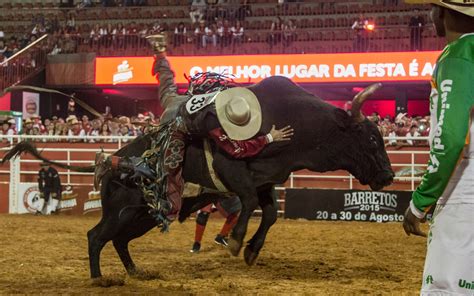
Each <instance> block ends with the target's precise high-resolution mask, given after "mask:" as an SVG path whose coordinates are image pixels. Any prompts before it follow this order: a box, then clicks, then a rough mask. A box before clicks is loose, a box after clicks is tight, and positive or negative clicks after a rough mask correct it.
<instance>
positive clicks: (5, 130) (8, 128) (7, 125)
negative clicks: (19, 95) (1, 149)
mask: <svg viewBox="0 0 474 296" xmlns="http://www.w3.org/2000/svg"><path fill="white" fill-rule="evenodd" d="M0 134H1V135H6V136H13V135H15V134H16V132H15V119H13V118H10V119H8V120H6V121H4V122H3V124H2V129H1V130H0Z"/></svg>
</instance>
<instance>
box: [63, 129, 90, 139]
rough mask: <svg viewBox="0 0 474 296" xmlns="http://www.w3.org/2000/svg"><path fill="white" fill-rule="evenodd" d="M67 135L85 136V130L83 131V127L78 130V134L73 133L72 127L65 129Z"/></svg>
mask: <svg viewBox="0 0 474 296" xmlns="http://www.w3.org/2000/svg"><path fill="white" fill-rule="evenodd" d="M67 135H68V136H70V137H72V136H79V137H85V136H86V132H85V131H84V129H82V128H81V130H80V131H79V133H78V134H75V133H74V132H73V131H72V129H69V130H68V131H67Z"/></svg>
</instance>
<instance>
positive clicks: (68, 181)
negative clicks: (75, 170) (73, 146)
mask: <svg viewBox="0 0 474 296" xmlns="http://www.w3.org/2000/svg"><path fill="white" fill-rule="evenodd" d="M67 165H71V151H70V150H68V151H67ZM67 183H68V184H71V170H69V169H68V170H67Z"/></svg>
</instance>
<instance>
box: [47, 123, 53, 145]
mask: <svg viewBox="0 0 474 296" xmlns="http://www.w3.org/2000/svg"><path fill="white" fill-rule="evenodd" d="M46 131H47V132H46V135H48V136H54V135H55V124H54V123H52V122H51V123H50V124H49V125H46ZM50 141H54V140H50Z"/></svg>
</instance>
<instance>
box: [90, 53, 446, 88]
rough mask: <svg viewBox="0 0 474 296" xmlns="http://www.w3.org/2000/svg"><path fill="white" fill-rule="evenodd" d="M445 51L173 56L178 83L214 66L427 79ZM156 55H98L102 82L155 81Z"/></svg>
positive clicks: (248, 73)
mask: <svg viewBox="0 0 474 296" xmlns="http://www.w3.org/2000/svg"><path fill="white" fill-rule="evenodd" d="M439 53H440V52H437V51H424V52H390V53H387V52H384V53H347V54H304V55H302V54H300V55H246V56H239V55H237V56H193V57H169V60H170V63H171V66H172V68H173V70H174V71H175V73H176V82H177V83H187V81H186V79H185V78H184V75H183V74H185V73H186V74H187V75H194V74H196V73H198V72H205V71H212V72H217V73H226V74H229V75H233V76H234V78H235V80H236V81H237V82H240V83H255V82H258V81H260V80H262V79H264V78H266V77H270V76H274V75H282V76H286V77H288V78H290V79H292V80H293V81H294V82H298V83H331V82H379V81H380V82H384V81H390V82H394V81H427V80H429V79H430V77H431V74H432V73H433V69H434V66H435V62H436V58H437V57H438V55H439ZM152 65H153V58H152V57H109V58H100V57H98V58H96V71H95V83H96V84H97V85H124V84H155V83H156V80H155V78H154V77H153V76H152V75H151V68H152Z"/></svg>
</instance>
